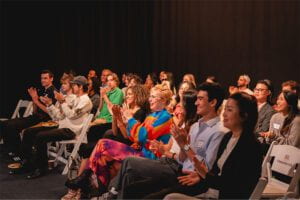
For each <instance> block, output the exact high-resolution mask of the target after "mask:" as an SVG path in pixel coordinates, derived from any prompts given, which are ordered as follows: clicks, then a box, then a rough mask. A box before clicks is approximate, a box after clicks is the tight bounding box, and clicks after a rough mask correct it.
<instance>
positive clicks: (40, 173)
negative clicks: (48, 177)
mask: <svg viewBox="0 0 300 200" xmlns="http://www.w3.org/2000/svg"><path fill="white" fill-rule="evenodd" d="M45 174H46V170H42V169H39V168H37V169H35V170H34V171H33V172H32V173H31V174H29V175H28V176H27V177H26V178H27V179H34V178H39V177H41V176H44V175H45Z"/></svg>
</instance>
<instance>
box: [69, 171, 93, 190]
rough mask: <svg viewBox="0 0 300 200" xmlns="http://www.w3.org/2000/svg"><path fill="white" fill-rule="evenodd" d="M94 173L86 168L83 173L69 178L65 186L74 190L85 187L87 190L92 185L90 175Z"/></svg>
mask: <svg viewBox="0 0 300 200" xmlns="http://www.w3.org/2000/svg"><path fill="white" fill-rule="evenodd" d="M91 174H92V170H90V169H88V170H84V171H83V172H82V174H81V175H80V176H78V177H76V178H74V179H72V180H70V179H69V180H67V181H66V183H65V186H66V187H67V188H69V189H72V190H77V189H83V190H86V189H88V188H89V186H90V181H89V179H90V176H91Z"/></svg>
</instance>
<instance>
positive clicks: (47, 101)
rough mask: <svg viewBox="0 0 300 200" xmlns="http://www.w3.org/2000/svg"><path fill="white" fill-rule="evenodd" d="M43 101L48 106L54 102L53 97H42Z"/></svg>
mask: <svg viewBox="0 0 300 200" xmlns="http://www.w3.org/2000/svg"><path fill="white" fill-rule="evenodd" d="M40 100H41V102H43V103H44V104H45V105H46V106H50V105H51V104H52V99H51V98H49V97H42V96H41V97H40Z"/></svg>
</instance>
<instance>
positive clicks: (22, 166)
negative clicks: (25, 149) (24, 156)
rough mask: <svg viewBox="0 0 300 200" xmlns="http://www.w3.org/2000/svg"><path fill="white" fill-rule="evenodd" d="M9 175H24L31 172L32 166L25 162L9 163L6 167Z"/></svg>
mask: <svg viewBox="0 0 300 200" xmlns="http://www.w3.org/2000/svg"><path fill="white" fill-rule="evenodd" d="M8 168H9V172H8V173H9V174H10V175H12V174H24V173H28V172H31V171H32V169H33V168H32V166H31V165H30V163H29V162H28V161H27V160H22V161H21V162H19V163H11V164H9V165H8Z"/></svg>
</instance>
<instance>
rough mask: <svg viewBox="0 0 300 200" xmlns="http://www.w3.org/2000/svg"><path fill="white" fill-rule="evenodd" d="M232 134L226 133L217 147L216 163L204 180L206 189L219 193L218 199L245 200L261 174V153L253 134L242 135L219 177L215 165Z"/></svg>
mask: <svg viewBox="0 0 300 200" xmlns="http://www.w3.org/2000/svg"><path fill="white" fill-rule="evenodd" d="M231 136H232V134H231V133H227V134H226V135H225V136H224V137H223V139H222V141H221V143H220V146H219V150H218V154H217V159H216V162H215V163H214V165H213V168H212V170H211V171H210V173H208V174H207V176H206V179H205V180H204V182H205V185H206V186H207V187H211V188H215V189H218V190H219V191H220V193H219V199H246V198H249V197H250V195H251V193H252V191H253V190H254V188H255V186H256V184H257V182H258V179H259V177H260V174H261V165H262V160H263V156H262V152H261V149H260V145H259V143H258V141H257V140H256V139H255V137H254V134H253V133H250V134H249V133H248V134H247V133H242V135H241V136H240V138H239V141H238V142H237V144H236V146H235V147H234V149H233V150H232V152H231V153H230V155H229V156H228V158H227V160H226V161H225V163H224V165H223V170H222V174H221V176H219V175H218V174H219V172H220V169H219V167H218V165H217V161H218V159H219V158H220V157H221V155H222V153H223V151H224V150H225V148H226V146H227V143H228V141H229V139H230V138H231Z"/></svg>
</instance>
